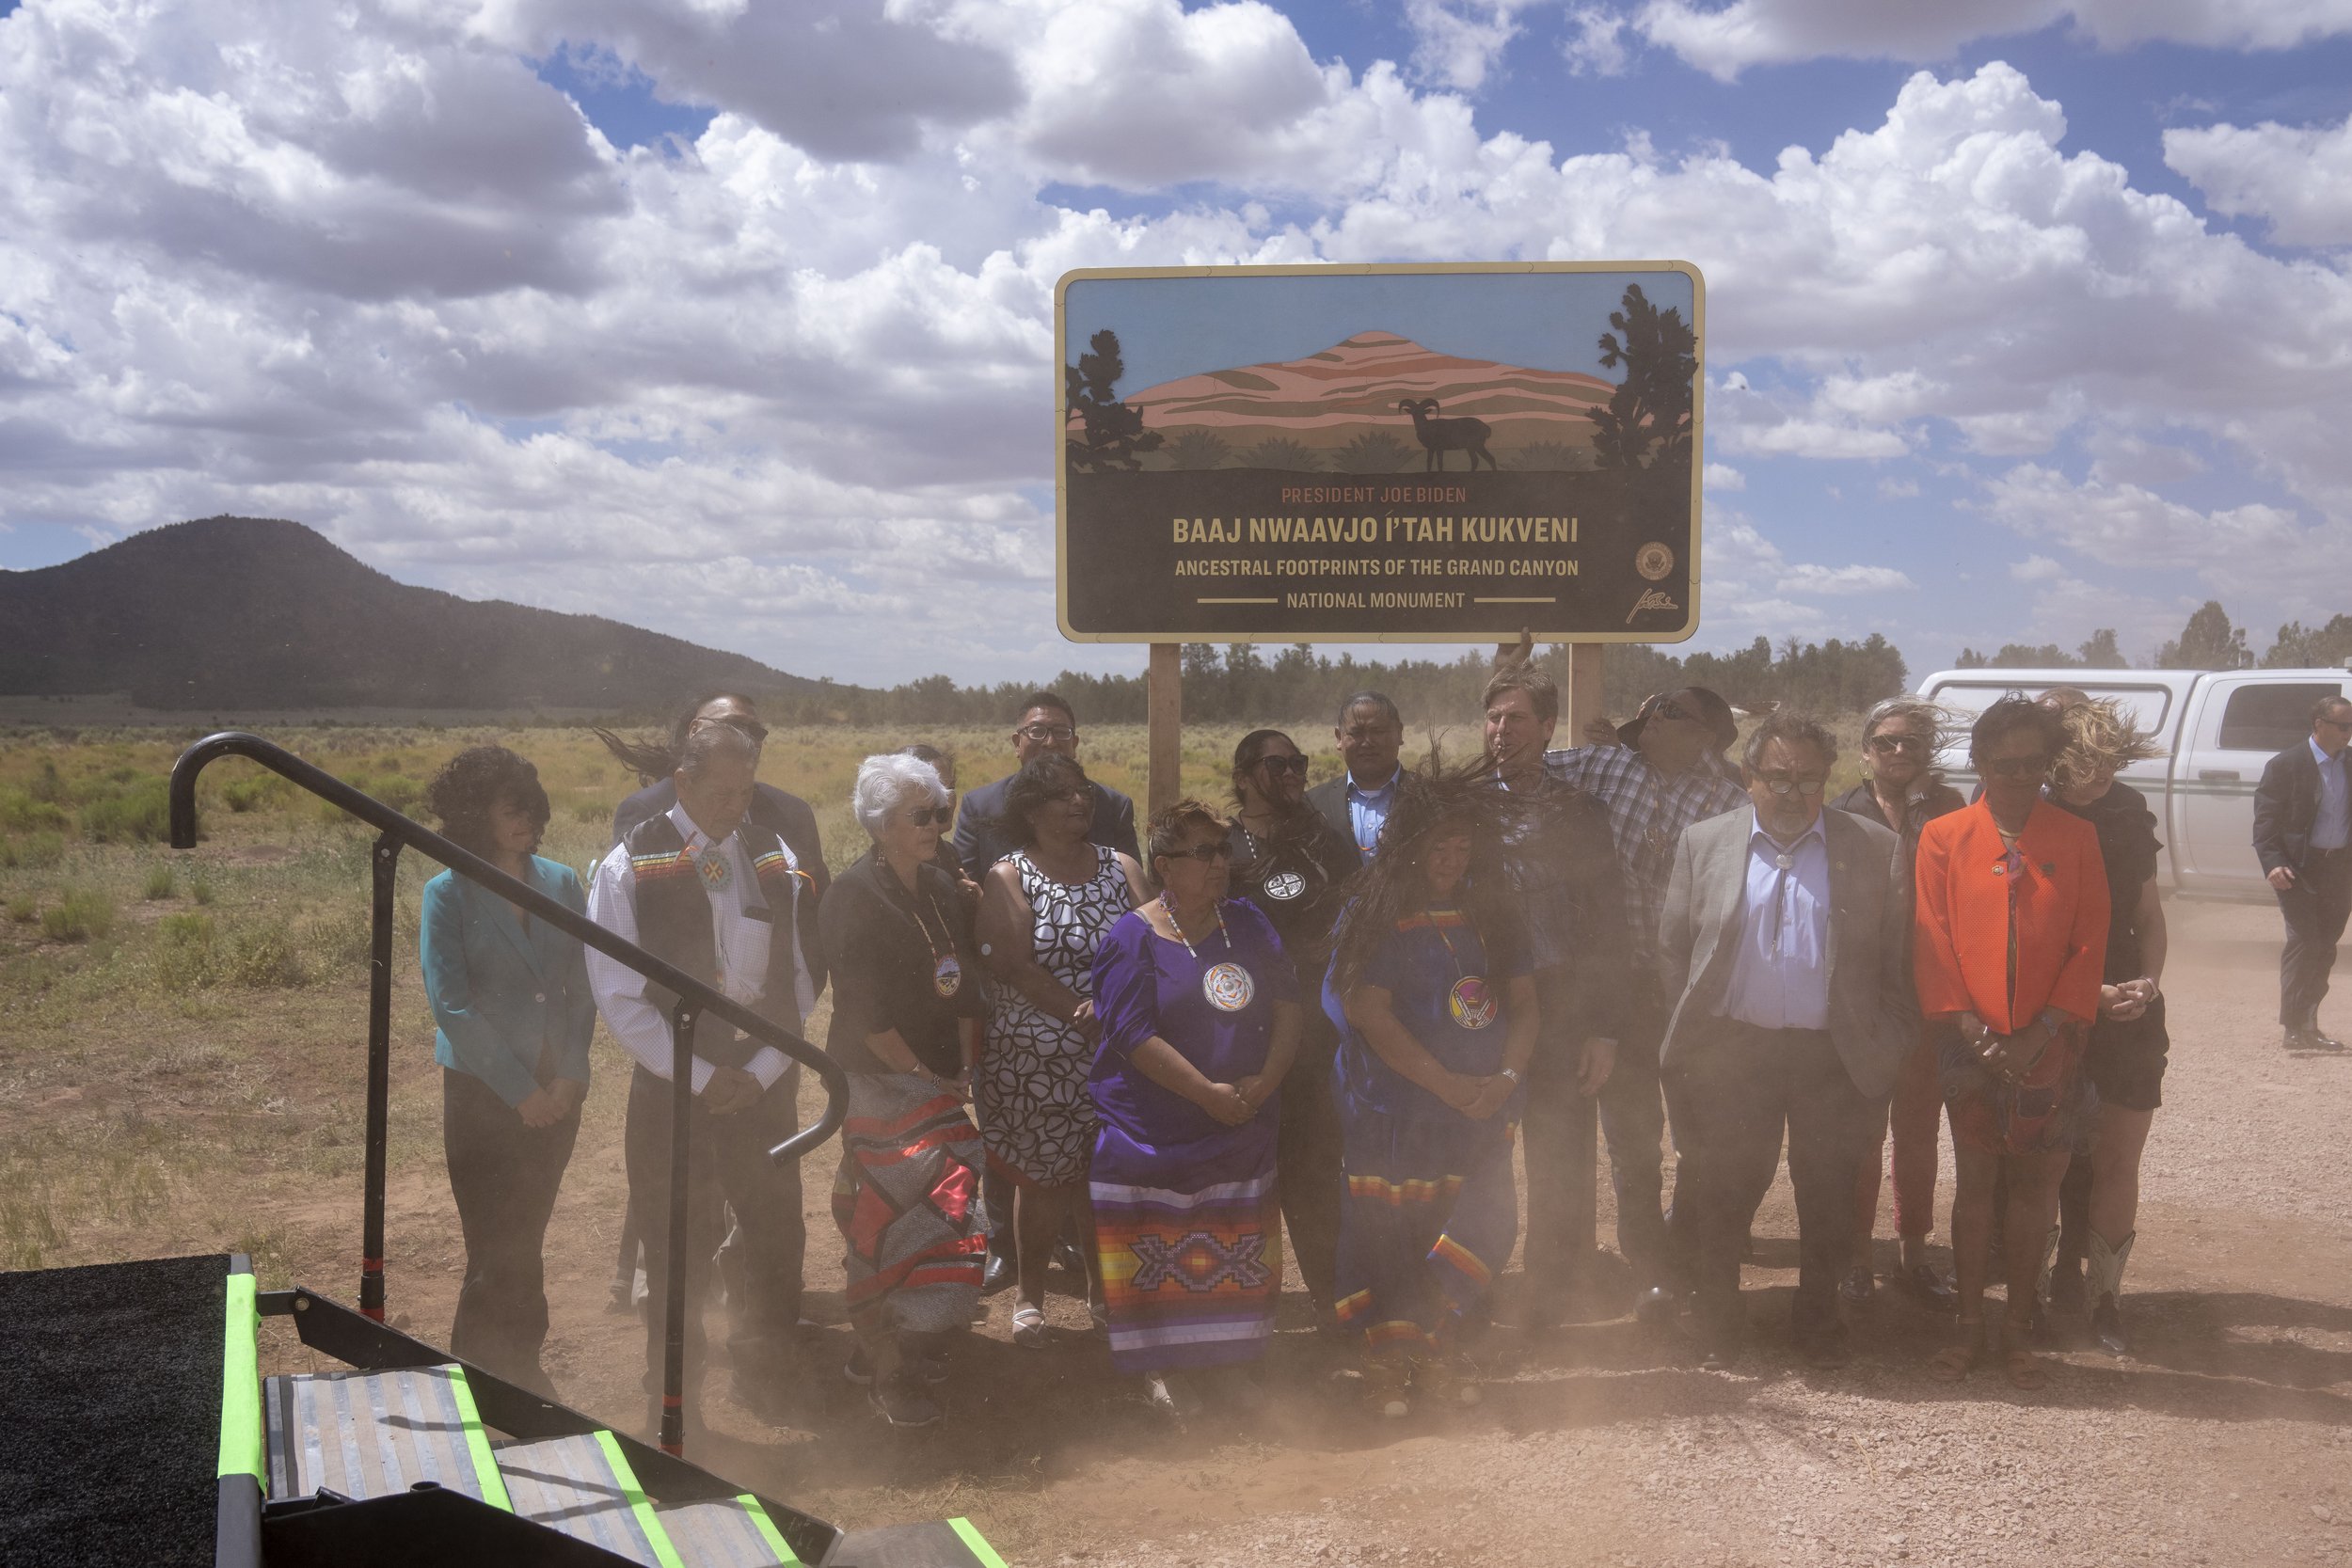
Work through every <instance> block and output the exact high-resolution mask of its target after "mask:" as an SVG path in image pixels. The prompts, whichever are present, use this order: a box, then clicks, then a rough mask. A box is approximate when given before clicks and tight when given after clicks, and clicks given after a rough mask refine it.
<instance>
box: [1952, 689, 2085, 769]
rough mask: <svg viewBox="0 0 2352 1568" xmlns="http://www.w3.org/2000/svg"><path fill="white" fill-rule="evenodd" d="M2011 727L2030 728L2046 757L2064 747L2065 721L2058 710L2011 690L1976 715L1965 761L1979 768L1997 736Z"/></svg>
mask: <svg viewBox="0 0 2352 1568" xmlns="http://www.w3.org/2000/svg"><path fill="white" fill-rule="evenodd" d="M2011 730H2031V731H2033V732H2034V735H2035V736H2037V737H2038V738H2039V739H2040V740H2041V742H2042V751H2043V752H2044V753H2046V754H2047V755H2049V756H2052V757H2055V756H2057V755H2058V752H2062V751H2064V750H2065V749H2066V721H2065V720H2063V719H2061V718H2059V717H2058V710H2057V709H2055V708H2046V707H2043V706H2042V705H2041V704H2040V703H2037V702H2035V701H2034V700H2033V699H2032V698H2031V697H2028V696H2026V694H2025V693H2024V692H2022V691H2011V692H2010V693H2009V694H2008V695H2007V696H2005V697H2003V698H2002V699H2001V700H2000V701H1999V702H1996V703H1994V704H1993V705H1991V706H1989V707H1987V708H1986V709H1985V710H1984V711H1983V712H1982V713H1979V714H1978V715H1977V721H1976V723H1975V724H1974V725H1973V726H1971V727H1970V729H1969V731H1968V760H1969V761H1971V762H1973V763H1976V764H1978V765H1979V767H1981V766H1982V765H1983V762H1984V759H1985V758H1986V757H1987V756H1989V755H1990V754H1991V753H1992V751H1993V748H1994V746H1995V745H1996V744H1998V743H1999V741H2000V738H2001V736H2005V735H2007V734H2009V733H2010V731H2011Z"/></svg>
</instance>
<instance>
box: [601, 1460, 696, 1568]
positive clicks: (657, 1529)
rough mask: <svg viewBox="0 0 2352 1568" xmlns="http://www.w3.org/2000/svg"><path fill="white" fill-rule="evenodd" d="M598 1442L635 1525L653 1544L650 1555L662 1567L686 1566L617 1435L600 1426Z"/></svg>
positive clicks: (683, 1567)
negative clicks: (638, 1479)
mask: <svg viewBox="0 0 2352 1568" xmlns="http://www.w3.org/2000/svg"><path fill="white" fill-rule="evenodd" d="M596 1443H597V1446H598V1447H600V1448H602V1449H604V1458H605V1463H606V1464H608V1465H612V1479H613V1480H614V1481H618V1482H619V1483H620V1487H621V1496H622V1497H623V1498H624V1499H626V1500H627V1501H628V1506H629V1510H630V1512H632V1513H635V1514H636V1515H637V1526H638V1528H640V1529H642V1530H644V1532H645V1540H646V1541H647V1542H648V1543H649V1544H651V1545H652V1546H653V1555H654V1556H656V1557H658V1558H660V1560H661V1568H686V1565H685V1563H683V1562H681V1561H679V1560H678V1555H677V1548H676V1547H675V1546H674V1545H672V1544H670V1532H669V1531H668V1530H666V1529H663V1528H661V1521H660V1519H658V1518H656V1517H654V1512H653V1504H651V1503H649V1502H647V1501H646V1500H645V1489H644V1487H642V1486H640V1485H638V1484H637V1472H636V1471H634V1470H632V1469H630V1468H629V1467H628V1455H627V1454H624V1453H623V1452H621V1443H620V1439H619V1438H617V1437H614V1436H613V1435H612V1433H609V1432H606V1431H604V1430H602V1429H601V1428H599V1429H598V1430H597V1432H596Z"/></svg>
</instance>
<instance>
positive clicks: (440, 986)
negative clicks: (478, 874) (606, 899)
mask: <svg viewBox="0 0 2352 1568" xmlns="http://www.w3.org/2000/svg"><path fill="white" fill-rule="evenodd" d="M425 802H426V804H427V805H428V806H429V807H430V808H431V809H432V811H433V814H434V815H435V816H437V817H439V818H440V821H441V831H442V832H444V833H446V834H447V835H448V836H449V837H451V838H453V839H454V840H455V841H456V842H457V843H459V844H460V845H463V846H464V847H466V848H469V849H471V850H472V851H473V852H474V853H475V854H477V855H480V856H482V857H483V858H484V859H485V860H486V861H488V862H490V863H491V864H493V865H495V866H497V867H498V868H499V869H500V870H501V871H504V872H505V873H506V874H507V875H509V876H511V877H514V878H516V879H517V880H520V881H523V882H527V883H529V884H530V885H531V886H532V887H534V888H536V889H537V890H538V891H539V892H541V893H544V894H546V895H548V897H550V898H553V899H555V900H557V901H558V902H560V903H562V904H563V905H564V907H565V908H566V909H569V910H572V911H576V912H580V913H584V912H586V910H587V907H588V899H587V894H586V892H585V890H584V889H582V888H581V886H580V878H579V877H578V876H577V875H576V874H575V873H574V872H573V871H572V869H571V867H569V866H566V865H559V864H557V863H555V862H553V861H548V860H541V859H540V858H539V857H538V856H537V855H535V854H533V853H532V851H533V850H534V849H536V848H537V847H539V839H540V835H541V834H542V833H543V832H546V830H547V825H548V796H547V791H546V790H545V789H543V788H541V787H540V784H539V772H538V769H537V768H533V767H532V765H531V764H530V763H529V762H527V761H525V760H524V759H523V758H521V757H519V756H516V754H515V753H514V752H510V751H508V750H507V749H506V748H504V747H503V746H477V747H474V748H472V749H471V750H469V751H465V752H459V753H458V754H457V755H456V756H455V757H453V758H452V759H451V761H450V763H449V766H448V767H446V768H442V769H441V771H440V774H439V775H438V776H437V778H435V779H434V781H433V784H432V787H431V788H430V789H429V790H428V791H427V792H426V796H425ZM418 945H419V947H420V949H421V958H422V960H423V965H424V990H425V996H426V998H427V999H428V1000H429V1001H430V1002H431V1003H432V1006H433V1022H434V1024H435V1035H434V1041H433V1054H434V1059H435V1060H436V1061H438V1062H439V1063H440V1064H441V1069H442V1070H441V1140H442V1147H443V1148H444V1150H445V1151H446V1153H447V1155H448V1159H449V1184H450V1190H451V1192H452V1193H453V1195H454V1196H455V1197H456V1199H457V1221H458V1224H459V1226H460V1227H462V1228H463V1229H464V1231H465V1238H466V1279H465V1284H464V1285H463V1287H462V1288H461V1289H460V1290H459V1291H458V1294H457V1319H456V1322H455V1323H453V1325H452V1327H451V1329H450V1349H451V1350H452V1351H453V1352H454V1353H455V1354H457V1355H458V1356H459V1357H460V1358H461V1359H463V1360H466V1361H470V1362H472V1363H474V1364H475V1365H476V1366H479V1367H483V1368H485V1369H486V1370H490V1371H494V1372H497V1373H499V1374H500V1375H501V1376H502V1377H506V1378H508V1379H510V1380H511V1381H514V1382H516V1383H520V1384H523V1385H526V1386H530V1387H532V1388H536V1389H539V1390H540V1391H542V1392H548V1393H552V1391H553V1390H552V1387H551V1386H550V1385H549V1384H548V1377H547V1374H546V1372H545V1371H544V1370H541V1368H540V1366H539V1352H540V1348H541V1347H542V1346H543V1345H545V1344H546V1342H547V1338H548V1297H547V1285H546V1276H545V1273H544V1270H543V1266H542V1261H541V1255H542V1251H543V1248H544V1246H545V1243H546V1241H547V1231H548V1216H549V1215H551V1214H552V1213H553V1212H555V1194H556V1189H557V1188H558V1187H559V1186H561V1185H562V1184H563V1180H564V1166H565V1165H566V1164H569V1163H570V1161H571V1157H572V1142H573V1140H574V1139H575V1138H576V1137H577V1136H578V1135H579V1133H580V1101H582V1100H583V1099H585V1098H586V1096H587V1093H588V1038H589V1036H590V1034H591V1033H593V1032H594V1030H595V1028H596V1001H595V999H594V998H593V997H592V996H590V995H589V992H588V971H587V966H586V963H585V961H584V958H583V955H582V951H581V948H580V943H579V942H576V941H574V940H573V939H572V938H570V937H568V936H565V935H564V934H563V933H562V932H560V931H557V930H554V929H553V928H551V927H548V924H547V923H546V922H545V921H542V920H537V919H534V918H532V916H530V915H527V914H525V913H524V912H523V911H520V910H518V909H516V907H515V906H514V905H512V904H509V903H508V902H507V901H506V900H505V899H503V898H501V897H500V896H498V895H496V894H494V893H491V892H489V891H488V890H487V889H485V888H483V887H481V886H479V885H477V884H475V883H473V882H469V881H468V880H466V879H464V878H462V877H459V876H458V875H456V874H455V873H454V872H450V871H444V872H442V873H441V874H440V875H439V876H437V877H436V878H434V879H432V880H431V881H429V882H427V883H425V885H424V911H423V917H422V921H421V932H420V938H419V944H418Z"/></svg>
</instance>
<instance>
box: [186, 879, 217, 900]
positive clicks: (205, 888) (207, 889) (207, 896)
mask: <svg viewBox="0 0 2352 1568" xmlns="http://www.w3.org/2000/svg"><path fill="white" fill-rule="evenodd" d="M188 896H189V897H190V898H193V899H195V900H196V901H197V902H198V903H199V904H210V903H211V902H212V901H213V900H214V899H215V897H217V896H218V895H217V894H215V892H214V891H213V879H211V878H210V877H207V876H205V875H204V874H203V873H202V872H200V871H199V872H198V873H197V874H196V878H195V879H194V880H192V881H190V882H189V883H188Z"/></svg>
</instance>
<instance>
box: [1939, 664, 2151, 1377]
mask: <svg viewBox="0 0 2352 1568" xmlns="http://www.w3.org/2000/svg"><path fill="white" fill-rule="evenodd" d="M2066 741H2067V732H2066V721H2064V720H2063V719H2062V718H2060V717H2059V716H2058V713H2056V712H2055V711H2053V710H2052V709H2050V708H2047V707H2043V706H2042V705H2038V704H2036V703H2035V702H2033V701H2032V700H2031V699H2030V698H2027V697H2026V696H2023V695H2021V694H2018V693H2014V692H2012V693H2011V694H2010V695H2009V696H2006V697H2004V698H2002V699H2001V700H2000V701H1999V702H1997V703H1994V705H1992V706H1991V707H1988V708H1986V709H1985V710H1984V713H1983V714H1982V715H1981V716H1980V717H1979V719H1978V720H1977V722H1976V727H1975V729H1974V730H1973V731H1971V732H1970V735H1969V746H1968V750H1969V755H1970V757H1971V758H1972V759H1973V760H1974V762H1975V763H1976V766H1977V770H1978V772H1979V774H1980V775H1981V776H1982V777H1983V779H1984V795H1983V797H1982V799H1980V800H1978V801H1977V802H1976V803H1975V804H1974V805H1971V806H1968V807H1966V808H1964V809H1963V810H1960V811H1956V812H1953V813H1951V814H1949V815H1948V816H1939V817H1937V818H1936V819H1935V820H1934V821H1932V822H1930V823H1929V824H1928V825H1927V826H1926V827H1925V828H1924V829H1922V830H1921V832H1920V834H1919V850H1918V861H1917V864H1916V867H1915V883H1916V887H1917V895H1916V904H1915V921H1914V927H1913V950H1912V960H1913V962H1912V973H1913V976H1914V978H1915V980H1916V981H1917V983H1918V987H1919V1011H1920V1013H1921V1014H1922V1015H1923V1016H1924V1017H1925V1018H1926V1019H1927V1020H1928V1021H1929V1022H1930V1023H1931V1025H1932V1026H1933V1028H1934V1030H1935V1036H1936V1059H1937V1065H1938V1069H1939V1075H1940V1077H1941V1079H1942V1083H1943V1088H1944V1098H1945V1101H1946V1103H1947V1106H1948V1107H1949V1110H1950V1114H1951V1119H1952V1157H1953V1164H1954V1166H1955V1168H1956V1179H1957V1180H1956V1186H1955V1190H1954V1194H1953V1197H1952V1252H1953V1256H1954V1259H1955V1260H1956V1261H1957V1262H1958V1264H1959V1269H1960V1338H1959V1342H1958V1343H1956V1344H1953V1345H1950V1346H1947V1347H1946V1348H1945V1349H1944V1350H1942V1351H1939V1352H1937V1353H1936V1355H1935V1358H1934V1360H1933V1361H1932V1362H1931V1364H1930V1370H1931V1371H1932V1372H1933V1374H1934V1375H1935V1376H1936V1377H1937V1378H1939V1379H1941V1380H1943V1381H1945V1382H1956V1381H1958V1380H1959V1379H1961V1378H1963V1377H1965V1376H1967V1375H1968V1373H1969V1371H1970V1370H1972V1369H1973V1368H1974V1367H1975V1366H1976V1365H1977V1363H1978V1362H1979V1360H1980V1359H1981V1358H1982V1357H1983V1356H1984V1355H1985V1354H1986V1352H1987V1349H1988V1342H1987V1338H1986V1334H1985V1322H1984V1288H1985V1275H1986V1272H1987V1264H1986V1259H1987V1254H1988V1252H1989V1250H1990V1243H1991V1241H1992V1231H1993V1207H1994V1197H1993V1195H1994V1184H1995V1182H1996V1180H1999V1181H2005V1182H2006V1184H2007V1187H2008V1199H2007V1212H2006V1213H2005V1214H2004V1215H2003V1227H2002V1233H2003V1235H2004V1236H2005V1237H2006V1238H2007V1244H2006V1245H2005V1246H2004V1247H2003V1249H2002V1260H2003V1263H2004V1272H2005V1273H2006V1274H2007V1275H2008V1285H2009V1295H2008V1307H2007V1311H2006V1314H2005V1317H2006V1323H2005V1327H2004V1332H2003V1334H2002V1336H2001V1347H2000V1349H2001V1355H2002V1370H2003V1372H2004V1373H2005V1374H2006V1375H2007V1377H2008V1378H2009V1381H2010V1384H2011V1385H2012V1386H2015V1387H2018V1388H2026V1389H2032V1388H2039V1387H2041V1386H2042V1385H2043V1383H2044V1382H2046V1381H2047V1371H2046V1369H2045V1368H2044V1367H2043V1366H2042V1362H2041V1361H2040V1359H2039V1358H2037V1357H2036V1356H2035V1355H2034V1354H2032V1353H2031V1352H2030V1351H2028V1350H2027V1349H2026V1338H2028V1337H2029V1335H2030V1334H2031V1332H2032V1327H2033V1320H2034V1315H2035V1310H2036V1307H2037V1305H2038V1303H2037V1299H2036V1298H2037V1293H2038V1287H2039V1286H2040V1283H2041V1276H2042V1258H2043V1250H2042V1247H2040V1246H2037V1245H2035V1244H2034V1240H2035V1239H2037V1238H2040V1237H2042V1236H2046V1235H2048V1234H2049V1232H2050V1229H2051V1223H2052V1220H2053V1218H2054V1217H2055V1215H2056V1213H2057V1211H2058V1181H2059V1180H2060V1179H2061V1178H2062V1177H2063V1176H2064V1175H2065V1174H2066V1165H2067V1161H2068V1158H2069V1156H2070V1153H2071V1151H2072V1150H2073V1148H2074V1144H2075V1141H2076V1140H2077V1138H2078V1137H2079V1136H2080V1135H2081V1134H2082V1132H2084V1131H2085V1128H2086V1123H2087V1121H2088V1118H2089V1117H2090V1113H2091V1111H2092V1108H2093V1106H2094V1105H2095V1103H2096V1098H2097V1097H2096V1096H2095V1095H2094V1094H2092V1093H2091V1092H2090V1086H2089V1084H2088V1082H2087V1081H2086V1079H2085V1077H2084V1074H2083V1054H2084V1048H2085V1041H2086V1038H2087V1029H2088V1026H2089V1025H2090V1022H2091V1021H2092V1020H2093V1019H2095V1018H2097V1017H2098V1014H2099V1001H2100V980H2101V971H2102V968H2103V966H2104V965H2105V963H2106V951H2107V921H2108V890H2107V876H2106V865H2105V863H2104V862H2103V861H2102V860H2101V858H2100V853H2099V835H2098V832H2097V831H2096V830H2095V829H2093V828H2092V827H2091V825H2090V823H2088V822H2086V821H2084V820H2083V819H2082V818H2081V817H2079V816H2074V815H2073V814H2071V813H2069V812H2068V811H2067V810H2066V809H2065V808H2063V807H2062V806H2059V805H2058V804H2057V803H2056V802H2054V801H2051V800H2045V799H2043V797H2042V784H2043V782H2044V781H2045V780H2046V779H2047V778H2048V777H2049V774H2050V768H2051V765H2052V763H2054V762H2055V761H2056V760H2057V758H2058V753H2059V752H2061V751H2062V750H2063V749H2064V747H2065V745H2066Z"/></svg>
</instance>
